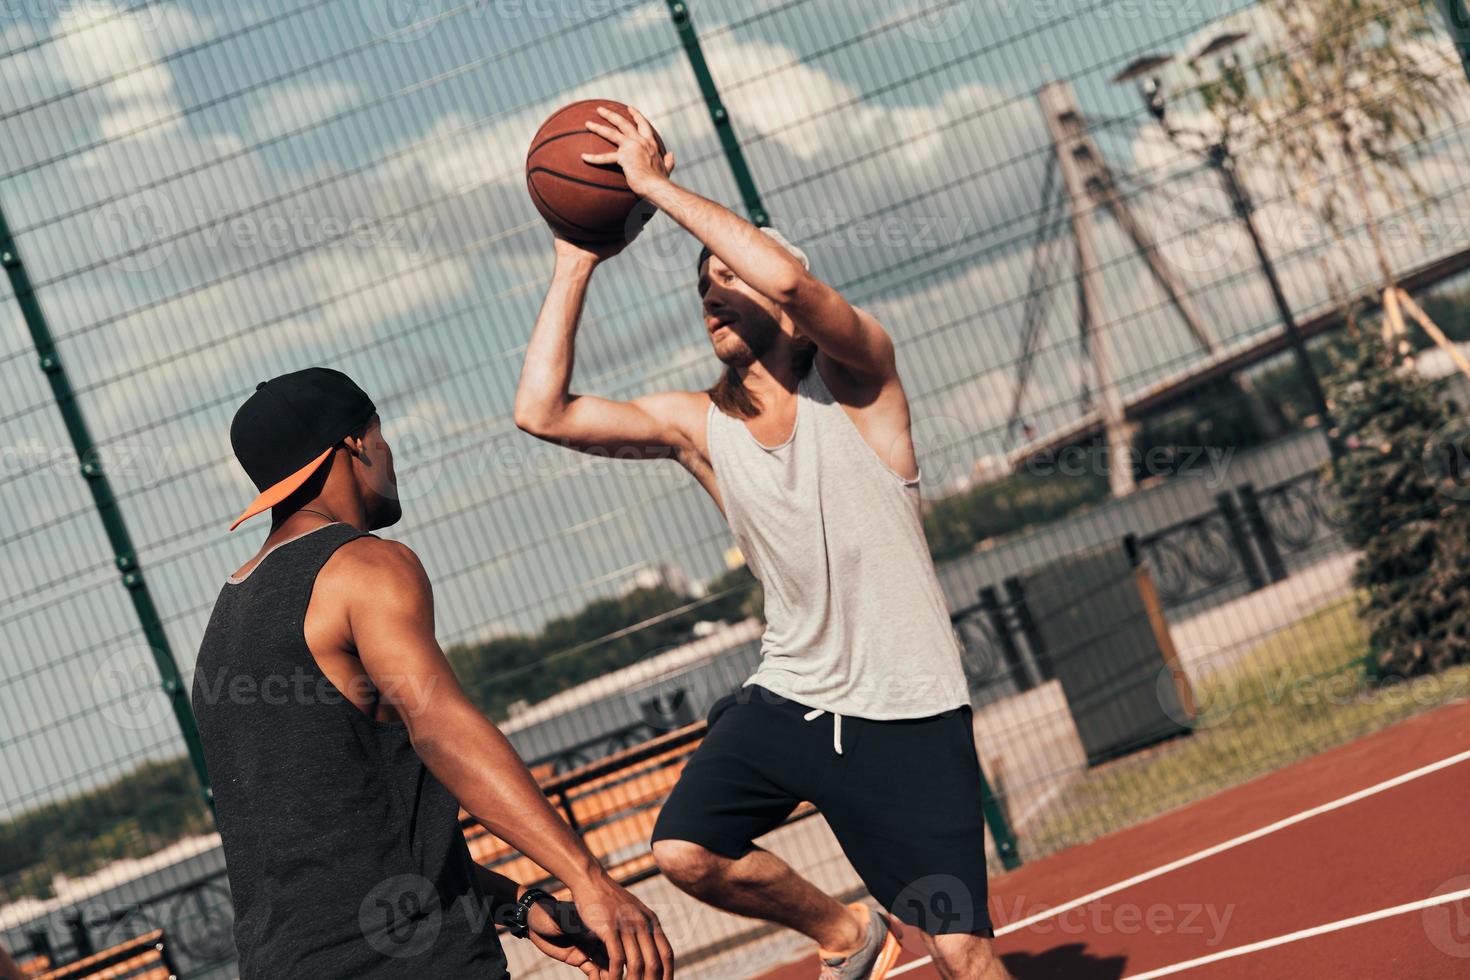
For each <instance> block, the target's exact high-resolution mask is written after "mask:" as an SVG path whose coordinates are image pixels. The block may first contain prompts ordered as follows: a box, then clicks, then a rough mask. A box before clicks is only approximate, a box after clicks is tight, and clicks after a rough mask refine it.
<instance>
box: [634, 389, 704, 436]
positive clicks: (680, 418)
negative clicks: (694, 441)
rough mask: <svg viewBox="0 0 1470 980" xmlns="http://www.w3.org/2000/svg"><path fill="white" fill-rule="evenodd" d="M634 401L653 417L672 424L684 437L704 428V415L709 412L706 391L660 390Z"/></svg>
mask: <svg viewBox="0 0 1470 980" xmlns="http://www.w3.org/2000/svg"><path fill="white" fill-rule="evenodd" d="M635 403H636V404H637V405H638V406H639V407H640V408H642V409H643V410H644V411H645V412H647V413H648V414H650V415H652V416H653V417H654V418H656V419H658V420H659V421H661V422H663V423H665V424H666V425H672V426H673V427H675V428H676V429H678V430H679V431H680V432H682V433H683V434H684V435H685V436H686V437H687V436H693V435H695V434H697V433H700V432H702V431H703V429H704V417H705V415H707V414H708V413H709V406H710V397H709V392H707V391H660V392H656V393H655V394H652V395H642V396H640V397H639V398H637V399H635Z"/></svg>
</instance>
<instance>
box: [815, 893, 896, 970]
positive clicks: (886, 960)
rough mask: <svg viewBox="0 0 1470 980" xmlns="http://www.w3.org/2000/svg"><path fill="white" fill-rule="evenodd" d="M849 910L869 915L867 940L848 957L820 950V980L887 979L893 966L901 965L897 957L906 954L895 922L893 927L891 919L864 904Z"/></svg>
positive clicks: (850, 906)
mask: <svg viewBox="0 0 1470 980" xmlns="http://www.w3.org/2000/svg"><path fill="white" fill-rule="evenodd" d="M848 908H851V909H856V910H857V911H859V912H866V913H867V914H868V936H867V939H866V940H864V941H863V945H862V948H861V949H859V950H857V951H856V952H852V953H848V954H847V955H845V956H834V955H832V954H831V953H829V952H827V951H826V950H820V951H819V952H818V955H819V956H820V957H821V958H822V973H821V978H820V980H883V978H884V977H886V976H888V971H889V970H891V969H893V964H894V963H897V962H898V954H899V953H901V952H902V951H903V946H902V945H900V943H899V939H900V935H899V933H898V932H897V929H898V924H897V923H896V922H895V923H892V924H891V925H890V921H889V918H888V916H886V915H883V914H882V913H880V912H877V911H875V910H872V909H869V908H868V907H867V906H866V905H864V904H863V903H861V902H855V903H853V904H852V905H849V906H848Z"/></svg>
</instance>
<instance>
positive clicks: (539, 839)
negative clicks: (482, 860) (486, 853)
mask: <svg viewBox="0 0 1470 980" xmlns="http://www.w3.org/2000/svg"><path fill="white" fill-rule="evenodd" d="M470 710H471V711H473V710H474V709H473V708H471V709H470ZM476 719H478V720H476ZM466 721H467V722H468V724H466V725H465V726H464V727H463V728H461V727H459V726H457V725H454V726H453V727H452V728H451V729H450V730H457V731H459V732H460V735H459V736H458V737H456V738H455V739H454V740H453V741H452V742H451V743H449V744H440V743H438V742H437V741H436V740H435V739H433V738H432V737H430V738H428V739H415V742H414V748H415V750H416V751H417V752H418V753H419V755H420V756H421V757H422V758H423V759H424V761H425V763H426V764H427V765H429V767H430V768H431V769H432V770H433V771H434V774H435V776H436V777H438V779H439V781H440V782H442V783H443V784H444V785H445V787H446V788H447V789H448V790H449V791H450V792H451V793H452V794H454V796H455V798H457V799H458V800H459V802H460V805H461V806H463V807H464V808H465V809H466V810H468V811H469V812H470V814H471V815H473V816H474V817H475V819H476V820H479V821H480V823H482V824H484V825H485V827H486V828H487V829H488V830H489V831H490V832H491V833H493V834H494V835H495V836H497V837H499V838H500V839H501V840H503V841H505V842H506V843H508V844H510V845H511V846H512V847H514V848H515V849H516V850H518V851H520V852H521V853H522V854H524V855H525V856H526V857H528V858H530V859H531V860H532V861H535V862H536V863H537V864H539V865H540V866H541V867H543V868H545V869H546V870H547V871H548V872H550V873H551V874H552V875H554V876H556V878H557V879H558V880H559V881H561V882H562V883H564V884H566V885H567V886H569V887H572V888H576V887H577V886H578V885H579V884H581V883H583V882H586V881H588V880H589V879H591V878H594V877H597V876H599V875H601V874H602V873H603V869H602V866H601V865H599V864H598V863H597V859H596V858H595V857H594V856H593V855H592V852H591V851H589V850H588V849H587V847H586V845H585V844H583V843H582V839H581V838H580V837H578V836H577V835H576V833H575V832H573V830H572V828H571V827H569V826H567V823H566V821H565V820H563V819H562V817H561V815H560V814H558V813H557V812H556V810H555V809H554V808H553V807H552V805H551V803H550V801H548V800H547V799H546V795H545V794H544V793H542V792H541V787H540V786H538V785H537V784H536V780H535V779H533V778H532V777H531V773H530V771H529V770H528V769H527V768H526V765H525V763H524V762H522V761H521V757H520V756H519V755H517V754H516V751H515V748H514V747H513V746H512V745H511V744H510V742H509V741H508V740H507V739H506V737H505V736H504V735H503V734H502V733H501V731H500V729H498V728H496V727H495V725H494V724H492V723H491V722H490V721H489V720H488V719H486V718H485V717H484V716H483V715H479V714H478V712H475V717H474V718H468V719H466ZM470 746H473V751H469V750H468V747H470Z"/></svg>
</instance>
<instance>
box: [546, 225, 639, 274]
mask: <svg viewBox="0 0 1470 980" xmlns="http://www.w3.org/2000/svg"><path fill="white" fill-rule="evenodd" d="M551 234H552V236H553V238H554V241H553V245H554V247H555V248H556V257H557V258H558V259H582V258H585V259H590V260H591V261H592V263H593V264H594V265H595V264H597V263H599V262H605V261H606V260H608V259H610V258H612V257H613V256H614V255H617V254H618V253H619V252H621V251H622V250H623V249H625V248H627V247H628V243H627V242H626V241H622V242H603V243H598V244H594V243H591V242H574V241H572V240H571V239H570V238H563V237H562V236H561V234H560V233H559V232H557V231H556V230H555V229H552V232H551Z"/></svg>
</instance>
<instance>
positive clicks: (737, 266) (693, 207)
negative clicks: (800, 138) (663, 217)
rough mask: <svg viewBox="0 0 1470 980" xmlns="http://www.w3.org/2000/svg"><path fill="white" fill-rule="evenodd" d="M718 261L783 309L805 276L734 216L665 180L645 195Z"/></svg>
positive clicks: (786, 256) (775, 246)
mask: <svg viewBox="0 0 1470 980" xmlns="http://www.w3.org/2000/svg"><path fill="white" fill-rule="evenodd" d="M645 196H646V197H647V198H648V200H649V202H651V203H652V204H653V205H654V206H655V207H657V208H658V209H659V210H660V211H663V212H664V213H665V214H667V215H668V216H669V217H671V218H673V219H674V220H675V221H677V222H678V223H679V224H680V225H682V226H683V227H684V229H685V230H686V231H688V232H689V233H690V234H691V235H693V236H694V237H695V238H698V239H699V240H700V241H701V242H703V243H704V244H705V245H707V246H709V250H710V251H711V252H714V253H715V254H716V255H718V256H719V257H720V261H722V262H724V263H725V264H726V265H728V266H729V267H730V269H731V270H732V271H733V272H734V273H735V274H736V275H737V276H739V277H740V278H741V280H742V281H744V282H746V283H747V284H749V285H750V287H751V288H752V289H754V290H756V291H757V292H759V293H760V294H761V295H763V296H765V297H767V298H768V299H771V300H773V301H774V302H777V303H788V302H790V301H791V300H792V298H793V296H794V293H795V291H796V289H797V287H798V286H800V284H801V282H802V280H803V279H804V278H805V277H806V270H805V269H804V268H802V265H801V263H800V262H798V261H796V259H794V258H793V257H792V256H791V255H790V253H788V252H787V251H786V250H785V249H784V248H782V247H781V246H780V245H778V244H776V242H774V241H772V240H771V239H770V238H769V237H767V236H766V235H763V234H761V231H760V229H759V228H757V227H756V226H755V225H753V224H751V223H750V222H749V221H746V220H745V219H744V218H742V217H740V216H739V215H738V214H736V213H735V212H734V211H731V210H730V209H729V208H727V207H725V206H724V205H723V204H719V203H717V202H715V201H711V200H709V199H708V198H705V197H701V196H699V195H698V194H696V193H694V192H693V191H691V190H688V189H687V188H684V187H680V186H679V185H678V184H675V183H674V182H673V181H671V180H668V179H667V178H666V179H664V180H661V181H659V182H658V183H657V184H655V185H654V186H653V187H652V188H650V189H649V190H648V192H647V194H646V195H645Z"/></svg>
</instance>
